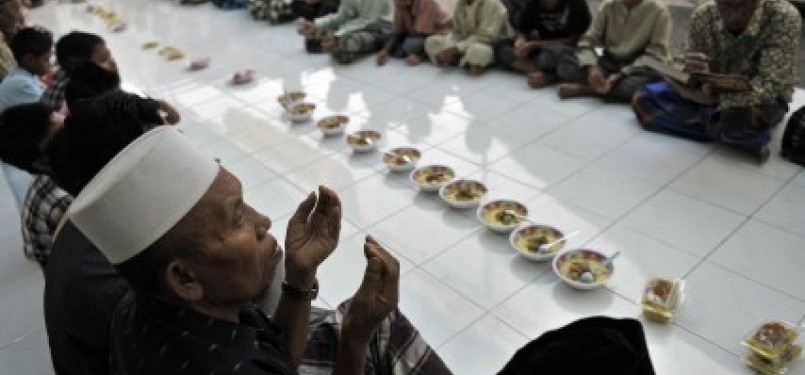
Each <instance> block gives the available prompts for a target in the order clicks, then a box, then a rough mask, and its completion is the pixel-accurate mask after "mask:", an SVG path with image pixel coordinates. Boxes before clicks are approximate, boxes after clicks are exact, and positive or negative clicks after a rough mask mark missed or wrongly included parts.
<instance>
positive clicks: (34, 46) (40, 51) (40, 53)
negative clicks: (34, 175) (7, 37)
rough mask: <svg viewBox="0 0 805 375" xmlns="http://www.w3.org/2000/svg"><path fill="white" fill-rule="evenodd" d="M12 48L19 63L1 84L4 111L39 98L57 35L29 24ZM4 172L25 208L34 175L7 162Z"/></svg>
mask: <svg viewBox="0 0 805 375" xmlns="http://www.w3.org/2000/svg"><path fill="white" fill-rule="evenodd" d="M10 47H11V52H12V53H13V54H14V59H15V60H16V61H17V63H18V64H19V65H18V66H17V67H16V68H14V70H12V71H11V72H10V73H9V74H8V75H7V76H6V77H5V78H4V79H3V81H2V83H0V111H4V110H5V109H6V108H9V107H11V106H14V105H18V104H25V103H33V102H38V101H39V98H40V97H41V96H42V91H43V87H42V84H41V83H40V82H39V78H38V76H40V75H43V74H46V73H47V72H49V71H50V58H51V56H52V53H53V36H52V35H51V34H50V32H49V31H47V30H45V29H42V28H35V27H26V28H23V29H21V30H20V31H18V32H17V33H16V34H15V35H14V38H13V39H11V43H10ZM3 173H4V174H5V176H6V181H7V182H8V184H9V186H10V187H11V192H12V193H14V199H15V200H16V202H17V207H21V206H22V201H23V198H24V197H25V193H26V192H27V191H28V186H29V185H30V184H31V175H29V174H28V173H26V172H25V171H22V170H20V169H17V168H15V167H13V166H11V165H8V164H6V163H3Z"/></svg>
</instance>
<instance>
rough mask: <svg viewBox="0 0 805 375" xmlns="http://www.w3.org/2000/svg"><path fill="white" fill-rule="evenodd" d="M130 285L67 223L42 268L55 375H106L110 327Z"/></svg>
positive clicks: (46, 324) (49, 341)
mask: <svg viewBox="0 0 805 375" xmlns="http://www.w3.org/2000/svg"><path fill="white" fill-rule="evenodd" d="M128 292H129V284H128V283H127V282H126V280H124V279H123V278H122V277H121V276H120V275H119V274H118V273H117V270H115V267H114V266H112V264H111V263H109V261H108V260H106V257H104V256H103V254H101V252H100V251H98V249H97V248H96V247H95V246H94V245H92V243H91V242H89V240H88V239H87V238H86V237H85V236H84V235H83V234H81V232H79V231H78V229H76V227H75V226H74V225H73V224H72V223H70V222H69V221H68V222H67V223H66V224H65V225H64V227H62V229H61V231H59V232H58V233H57V234H56V236H55V239H54V242H53V248H52V249H51V251H50V256H49V257H48V264H47V267H45V326H46V327H47V333H48V344H49V345H48V346H49V347H50V357H51V360H52V361H53V369H54V370H55V372H56V374H57V375H84V374H108V373H109V325H110V323H111V322H112V314H113V313H114V311H115V308H116V307H117V305H118V303H119V302H120V300H121V299H122V298H123V296H124V295H125V294H126V293H128Z"/></svg>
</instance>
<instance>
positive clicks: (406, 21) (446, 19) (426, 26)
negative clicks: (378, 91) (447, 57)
mask: <svg viewBox="0 0 805 375" xmlns="http://www.w3.org/2000/svg"><path fill="white" fill-rule="evenodd" d="M394 5H395V9H394V22H393V26H392V30H391V39H390V40H389V42H388V43H386V46H385V47H383V49H382V50H380V52H379V53H378V54H377V65H379V66H383V65H385V64H386V60H388V56H389V55H392V56H395V57H404V58H405V61H406V62H407V63H408V65H410V66H415V65H419V63H420V62H422V58H423V57H424V56H425V38H427V37H428V36H431V35H433V34H439V33H443V32H446V31H449V30H450V27H451V26H452V22H451V20H450V15H448V14H447V12H446V11H445V10H444V8H443V7H442V6H441V5H440V4H439V2H438V1H437V0H394Z"/></svg>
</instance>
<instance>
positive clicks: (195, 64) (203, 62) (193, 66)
mask: <svg viewBox="0 0 805 375" xmlns="http://www.w3.org/2000/svg"><path fill="white" fill-rule="evenodd" d="M208 66H210V58H209V57H200V58H197V59H195V60H193V61H191V62H190V65H189V66H188V67H187V69H188V70H202V69H206V68H207V67H208Z"/></svg>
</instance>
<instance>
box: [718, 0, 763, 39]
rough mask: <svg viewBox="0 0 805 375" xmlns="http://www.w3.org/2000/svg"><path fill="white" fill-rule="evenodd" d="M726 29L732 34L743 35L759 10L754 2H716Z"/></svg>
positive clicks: (721, 0) (723, 0)
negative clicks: (756, 10)
mask: <svg viewBox="0 0 805 375" xmlns="http://www.w3.org/2000/svg"><path fill="white" fill-rule="evenodd" d="M715 2H716V9H718V13H719V15H721V22H722V24H723V25H724V28H725V29H727V30H729V31H730V32H732V33H736V34H737V33H741V32H743V31H744V30H745V29H746V27H747V26H748V25H749V21H750V20H752V16H753V15H754V14H755V9H757V2H756V1H753V0H715Z"/></svg>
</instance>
